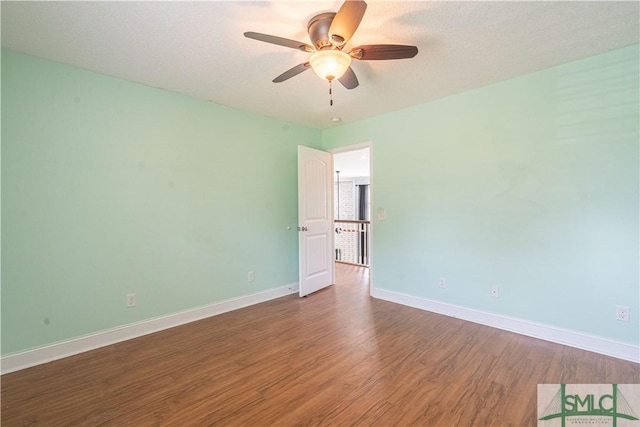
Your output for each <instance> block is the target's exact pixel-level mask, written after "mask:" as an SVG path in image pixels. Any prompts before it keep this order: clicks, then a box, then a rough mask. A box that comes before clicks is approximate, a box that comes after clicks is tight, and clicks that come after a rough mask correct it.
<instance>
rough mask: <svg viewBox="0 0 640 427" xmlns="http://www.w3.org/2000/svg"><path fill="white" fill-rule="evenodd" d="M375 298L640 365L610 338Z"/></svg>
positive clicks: (411, 300) (416, 301) (397, 297)
mask: <svg viewBox="0 0 640 427" xmlns="http://www.w3.org/2000/svg"><path fill="white" fill-rule="evenodd" d="M371 296H373V297H374V298H378V299H382V300H386V301H390V302H395V303H397V304H402V305H406V306H409V307H414V308H418V309H421V310H425V311H431V312H433V313H438V314H444V315H446V316H451V317H456V318H458V319H463V320H468V321H470V322H474V323H480V324H482V325H487V326H491V327H494V328H498V329H503V330H505V331H510V332H515V333H518V334H522V335H527V336H530V337H534V338H539V339H542V340H545V341H551V342H554V343H557V344H563V345H567V346H570V347H575V348H579V349H582V350H587V351H593V352H595V353H600V354H604V355H606V356H612V357H616V358H618V359H623V360H628V361H631V362H636V363H640V347H639V346H635V345H632V344H625V343H621V342H617V341H612V340H609V339H606V338H602V337H597V336H593V335H587V334H584V333H581V332H576V331H572V330H569V329H563V328H558V327H555V326H549V325H545V324H541V323H536V322H531V321H528V320H523V319H518V318H515V317H509V316H503V315H500V314H494V313H488V312H484V311H480V310H474V309H471V308H466V307H461V306H457V305H452V304H447V303H443V302H439V301H434V300H429V299H425V298H420V297H416V296H412V295H407V294H402V293H399V292H393V291H389V290H385V289H373V290H372V293H371Z"/></svg>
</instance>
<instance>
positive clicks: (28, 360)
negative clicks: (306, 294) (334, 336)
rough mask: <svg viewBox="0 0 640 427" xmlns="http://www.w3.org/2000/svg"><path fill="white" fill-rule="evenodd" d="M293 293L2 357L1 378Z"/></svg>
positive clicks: (285, 289) (284, 290)
mask: <svg viewBox="0 0 640 427" xmlns="http://www.w3.org/2000/svg"><path fill="white" fill-rule="evenodd" d="M297 291H298V284H297V283H292V284H290V285H286V286H281V287H279V288H274V289H269V290H266V291H263V292H258V293H255V294H251V295H244V296H241V297H237V298H231V299H227V300H224V301H219V302H216V303H213V304H208V305H205V306H202V307H197V308H193V309H189V310H185V311H180V312H178V313H173V314H169V315H166V316H161V317H156V318H153V319H148V320H143V321H141V322H136V323H131V324H129V325H124V326H119V327H116V328H112V329H108V330H106V331H102V332H97V333H94V334H90V335H85V336H82V337H78V338H73V339H70V340H66V341H62V342H59V343H55V344H50V345H46V346H43V347H38V348H34V349H31V350H26V351H22V352H20V353H14V354H9V355H6V356H3V357H2V363H1V370H2V374H7V373H9V372H15V371H19V370H21V369H26V368H30V367H32V366H36V365H41V364H43V363H47V362H52V361H54V360H58V359H62V358H64V357H68V356H73V355H74V354H78V353H83V352H85V351H89V350H94V349H96V348H100V347H104V346H107V345H111V344H115V343H118V342H121V341H126V340H130V339H132V338H137V337H140V336H143V335H147V334H151V333H154V332H158V331H162V330H165V329H169V328H173V327H175V326H180V325H184V324H186V323H190V322H194V321H196V320H201V319H205V318H207V317H211V316H216V315H218V314H222V313H226V312H229V311H233V310H237V309H239V308H243V307H248V306H250V305H254V304H259V303H261V302H265V301H269V300H272V299H275V298H280V297H283V296H286V295H290V294H293V293H296V292H297Z"/></svg>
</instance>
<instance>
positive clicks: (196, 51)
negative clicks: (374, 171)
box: [1, 0, 640, 129]
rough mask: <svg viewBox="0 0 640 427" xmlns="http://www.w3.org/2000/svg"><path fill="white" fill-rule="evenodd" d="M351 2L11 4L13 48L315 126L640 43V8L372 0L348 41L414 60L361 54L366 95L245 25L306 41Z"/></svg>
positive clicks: (7, 6)
mask: <svg viewBox="0 0 640 427" xmlns="http://www.w3.org/2000/svg"><path fill="white" fill-rule="evenodd" d="M341 4H342V2H341V1H325V2H310V1H298V2H282V1H277V2H274V1H269V2H266V1H265V2H261V1H252V2H247V1H242V2H241V1H235V2H229V1H227V2H218V1H216V2H148V1H147V2H49V1H48V2H6V1H3V2H2V6H1V7H2V11H1V12H2V45H3V46H4V47H7V48H9V49H13V50H17V51H22V52H26V53H29V54H32V55H36V56H40V57H44V58H48V59H52V60H54V61H58V62H63V63H67V64H72V65H75V66H78V67H81V68H85V69H89V70H93V71H97V72H100V73H103V74H106V75H110V76H115V77H119V78H123V79H126V80H131V81H134V82H139V83H142V84H145V85H148V86H153V87H159V88H163V89H166V90H169V91H174V92H179V93H183V94H187V95H190V96H193V97H197V98H202V99H206V100H210V101H213V102H216V103H219V104H224V105H228V106H231V107H236V108H241V109H244V110H249V111H254V112H258V113H261V114H264V115H267V116H272V117H277V118H280V119H284V120H288V121H291V122H296V123H300V124H304V125H308V126H313V127H316V128H321V129H323V128H328V127H332V126H336V124H334V123H332V122H331V121H330V120H329V119H330V118H331V117H333V116H337V117H341V118H342V121H343V123H346V122H351V121H354V120H358V119H362V118H365V117H371V116H375V115H378V114H382V113H385V112H389V111H393V110H397V109H400V108H404V107H409V106H412V105H417V104H421V103H424V102H427V101H430V100H433V99H437V98H442V97H444V96H447V95H451V94H455V93H459V92H462V91H466V90H469V89H473V88H476V87H480V86H484V85H487V84H490V83H493V82H496V81H500V80H505V79H509V78H512V77H515V76H519V75H522V74H526V73H530V72H533V71H537V70H540V69H544V68H548V67H550V66H553V65H557V64H560V63H563V62H568V61H571V60H575V59H579V58H584V57H587V56H591V55H594V54H597V53H601V52H605V51H608V50H611V49H615V48H618V47H622V46H627V45H630V44H633V43H637V42H638V41H639V38H640V37H639V33H640V30H639V27H640V24H639V22H640V19H639V18H640V16H639V13H640V12H639V7H640V3H638V2H637V1H630V2H606V1H596V2H583V1H573V2H556V1H544V2H489V1H476V2H461V1H410V2H391V1H374V0H369V1H368V5H369V6H368V8H367V11H366V14H365V16H364V19H363V21H362V23H361V25H360V28H359V29H358V31H357V32H356V34H355V35H354V37H353V39H352V42H351V43H350V45H348V46H347V49H348V48H349V46H355V45H361V44H372V43H396V44H412V45H416V46H418V48H419V53H418V55H417V56H416V57H415V58H413V59H405V60H397V61H369V62H365V61H354V64H353V69H354V71H355V72H356V74H357V76H358V79H359V81H360V86H359V87H358V88H356V89H354V90H350V91H348V90H346V89H344V88H343V87H342V86H340V85H339V84H337V85H335V86H334V106H333V107H330V106H329V95H328V84H327V83H326V82H324V81H322V80H320V79H319V78H318V77H316V76H315V74H313V72H311V71H307V72H305V73H302V74H300V75H299V76H296V77H294V78H292V79H290V80H288V81H286V82H283V83H279V84H274V83H272V82H271V80H272V79H273V78H275V77H276V76H277V75H279V74H280V73H282V72H283V71H285V70H287V69H289V68H291V67H293V66H294V65H297V64H299V63H302V62H305V61H306V60H307V58H308V56H309V55H308V54H305V53H303V52H300V51H296V50H293V49H288V48H284V47H279V46H275V45H270V44H266V43H261V42H258V41H255V40H250V39H247V38H245V37H244V36H243V33H244V32H245V31H255V32H261V33H267V34H273V35H277V36H281V37H285V38H290V39H296V40H300V41H303V42H308V41H309V39H308V36H307V34H306V23H307V21H308V20H309V19H310V18H311V17H312V16H314V15H315V14H316V13H318V12H327V11H337V10H338V9H339V7H340V5H341Z"/></svg>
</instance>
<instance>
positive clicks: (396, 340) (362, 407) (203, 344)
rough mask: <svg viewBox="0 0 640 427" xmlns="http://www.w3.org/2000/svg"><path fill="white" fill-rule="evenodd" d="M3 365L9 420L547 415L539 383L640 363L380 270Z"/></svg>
mask: <svg viewBox="0 0 640 427" xmlns="http://www.w3.org/2000/svg"><path fill="white" fill-rule="evenodd" d="M336 268H337V269H338V271H339V278H340V280H339V281H338V283H337V284H336V285H335V286H332V287H330V288H327V289H325V290H322V291H319V292H317V293H315V294H312V295H311V296H309V297H307V298H298V297H297V296H293V295H292V296H288V297H284V298H280V299H277V300H274V301H270V302H266V303H263V304H260V305H257V306H253V307H249V308H246V309H242V310H237V311H234V312H231V313H226V314H223V315H220V316H216V317H213V318H209V319H205V320H202V321H199V322H194V323H191V324H188V325H185V326H181V327H177V328H173V329H170V330H167V331H163V332H159V333H156V334H153V335H148V336H145V337H141V338H138V339H135V340H131V341H127V342H123V343H119V344H116V345H112V346H109V347H105V348H101V349H98V350H94V351H91V352H87V353H84V354H80V355H77V356H73V357H69V358H67V359H63V360H59V361H56V362H52V363H48V364H46V365H41V366H37V367H34V368H30V369H26V370H23V371H19V372H15V373H11V374H7V375H4V376H3V377H2V413H1V417H2V425H3V426H5V427H10V426H210V425H216V426H231V425H253V426H272V425H274V426H275V425H277V426H290V425H361V426H369V425H380V426H388V425H402V426H409V425H420V426H472V425H473V426H490V425H493V426H503V425H513V426H533V425H536V391H537V384H538V383H555V384H557V383H639V382H640V365H638V364H635V363H631V362H624V361H621V360H617V359H614V358H610V357H606V356H601V355H598V354H595V353H590V352H586V351H581V350H576V349H573V348H570V347H565V346H562V345H557V344H551V343H548V342H545V341H540V340H537V339H533V338H528V337H524V336H520V335H517V334H513V333H509V332H505V331H500V330H497V329H492V328H490V327H486V326H481V325H477V324H473V323H469V322H465V321H462V320H458V319H453V318H450V317H446V316H441V315H437V314H433V313H429V312H425V311H420V310H417V309H413V308H409V307H404V306H400V305H396V304H393V303H390V302H386V301H381V300H375V299H372V298H370V297H369V296H368V286H367V284H366V281H367V274H368V270H367V269H364V268H361V267H354V266H348V265H340V264H338V265H337V266H336Z"/></svg>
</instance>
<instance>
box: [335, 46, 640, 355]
mask: <svg viewBox="0 0 640 427" xmlns="http://www.w3.org/2000/svg"><path fill="white" fill-rule="evenodd" d="M638 51H639V48H638V46H637V45H636V46H631V47H628V48H623V49H619V50H616V51H612V52H609V53H606V54H603V55H599V56H595V57H591V58H587V59H584V60H580V61H576V62H572V63H568V64H565V65H562V66H558V67H555V68H551V69H547V70H544V71H540V72H537V73H534V74H530V75H526V76H522V77H519V78H515V79H512V80H508V81H505V82H501V83H497V84H493V85H490V86H487V87H483V88H480V89H477V90H474V91H470V92H466V93H462V94H459V95H456V96H451V97H448V98H444V99H441V100H438V101H434V102H430V103H427V104H423V105H420V106H417V107H414V108H409V109H405V110H402V111H397V112H393V113H390V114H385V115H382V116H379V117H375V118H372V119H367V120H362V121H359V122H356V123H353V124H349V125H344V126H341V127H338V128H334V129H331V130H328V131H325V132H324V133H323V146H324V148H325V149H331V148H334V147H338V146H343V145H349V144H357V143H362V142H367V141H372V143H373V150H372V151H373V173H374V176H373V197H372V200H373V209H372V210H373V212H374V235H373V242H374V247H373V249H374V251H373V256H374V258H373V262H374V268H373V273H374V274H373V277H374V286H375V287H376V288H380V289H387V290H391V291H395V292H400V293H406V294H409V295H413V296H417V297H422V298H427V299H433V300H438V301H442V302H445V303H450V304H456V305H460V306H464V307H468V308H473V309H479V310H483V311H488V312H493V313H498V314H503V315H507V316H513V317H517V318H522V319H527V320H530V321H535V322H541V323H545V324H550V325H554V326H557V327H561V328H568V329H572V330H575V331H579V332H584V333H587V334H592V335H597V336H602V337H607V338H610V339H612V340H616V341H621V342H626V343H631V344H636V345H637V344H638V343H639V336H640V330H639V325H638V320H639V318H640V316H639V314H638V313H640V306H639V303H638V301H639V299H640V295H639V289H640V284H639V282H638V277H639V265H638V263H639V259H640V254H639V249H638V248H639V242H638V240H639V231H640V230H639V227H638V223H639V209H638V207H639V196H638V190H639V175H638V171H639V165H638V164H639V149H638V148H639V130H638V129H639V125H638V121H639V116H638V104H639V102H638V93H639V89H640V85H639V78H640V77H639V76H640V74H639V70H638V61H639V55H638ZM379 208H384V209H385V210H386V211H387V217H388V219H387V220H386V221H379V220H377V219H375V211H376V209H379ZM440 277H446V278H447V282H448V287H447V288H446V289H440V288H439V287H438V279H439V278H440ZM492 284H498V285H499V286H500V289H501V295H500V298H498V299H495V298H491V297H490V296H489V290H490V286H491V285H492ZM616 304H621V305H628V306H630V307H631V314H632V321H631V323H622V322H618V321H616V320H614V314H615V306H616Z"/></svg>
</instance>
